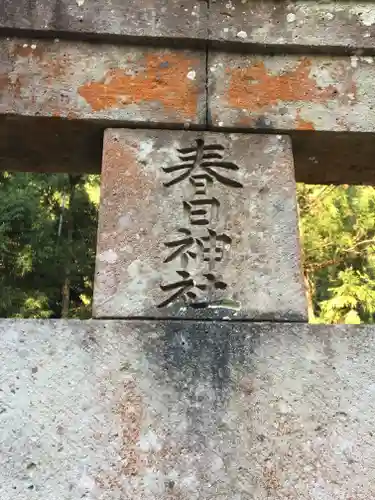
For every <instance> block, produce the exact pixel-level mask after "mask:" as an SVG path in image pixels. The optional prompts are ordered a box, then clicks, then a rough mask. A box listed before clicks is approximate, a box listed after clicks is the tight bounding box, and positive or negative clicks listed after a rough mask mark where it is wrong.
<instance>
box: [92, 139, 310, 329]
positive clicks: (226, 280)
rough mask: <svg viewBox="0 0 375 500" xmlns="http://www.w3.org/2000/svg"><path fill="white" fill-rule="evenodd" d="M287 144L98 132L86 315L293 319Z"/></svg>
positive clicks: (296, 263)
mask: <svg viewBox="0 0 375 500" xmlns="http://www.w3.org/2000/svg"><path fill="white" fill-rule="evenodd" d="M299 259H300V257H299V249H298V238H297V216H296V198H295V181H294V171H293V159H292V151H291V145H290V140H289V138H288V137H283V136H276V135H272V136H271V135H244V134H222V133H206V132H185V131H167V130H124V129H111V130H107V131H106V132H105V138H104V155H103V171H102V190H101V207H100V218H99V233H98V251H97V267H96V280H95V291H94V315H95V316H96V317H148V318H154V317H158V318H202V319H213V318H216V319H234V318H238V319H247V318H248V319H264V320H305V319H306V308H305V296H304V290H303V285H302V278H301V270H300V260H299Z"/></svg>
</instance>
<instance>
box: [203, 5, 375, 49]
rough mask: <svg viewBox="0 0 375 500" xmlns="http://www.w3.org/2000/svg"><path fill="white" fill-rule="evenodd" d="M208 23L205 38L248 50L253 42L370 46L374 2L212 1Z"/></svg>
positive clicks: (374, 28)
mask: <svg viewBox="0 0 375 500" xmlns="http://www.w3.org/2000/svg"><path fill="white" fill-rule="evenodd" d="M209 22H210V39H211V40H214V41H221V42H231V43H234V42H236V43H241V44H242V46H243V49H245V48H246V45H249V50H251V49H254V47H253V45H254V44H259V45H263V44H266V45H273V46H274V47H275V48H278V47H279V48H280V49H281V48H285V47H287V49H288V50H294V49H298V47H314V48H319V49H321V50H322V51H324V50H326V51H327V50H328V49H331V48H340V49H341V50H345V51H348V50H352V51H353V49H359V48H368V49H373V48H374V47H375V2H374V1H366V2H353V1H342V0H338V1H324V2H321V1H312V0H304V1H300V0H289V1H288V0H281V1H280V0H265V1H264V0H263V1H259V0H228V1H227V2H223V1H222V0H212V1H211V2H210V15H209Z"/></svg>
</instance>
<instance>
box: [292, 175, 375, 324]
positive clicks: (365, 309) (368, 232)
mask: <svg viewBox="0 0 375 500" xmlns="http://www.w3.org/2000/svg"><path fill="white" fill-rule="evenodd" d="M298 203H299V212H300V230H301V240H302V247H303V264H304V274H305V283H306V286H307V290H308V299H309V316H310V320H311V321H312V322H315V323H352V324H356V323H360V322H366V323H373V322H374V320H375V252H374V249H375V217H374V211H375V189H374V188H372V187H364V186H346V185H345V186H312V185H304V184H301V185H299V186H298Z"/></svg>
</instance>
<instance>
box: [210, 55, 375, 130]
mask: <svg viewBox="0 0 375 500" xmlns="http://www.w3.org/2000/svg"><path fill="white" fill-rule="evenodd" d="M208 63H209V64H208V67H209V111H210V124H211V125H213V126H215V127H225V128H228V127H234V128H242V129H248V130H256V129H259V130H263V131H264V130H274V131H285V132H290V131H292V130H307V131H309V130H310V131H324V132H375V86H374V85H373V82H374V81H375V59H374V58H373V57H370V56H368V57H359V56H351V57H348V56H335V57H328V56H307V55H303V56H302V55H301V56H299V55H275V56H267V55H257V56H255V55H235V54H229V53H223V52H211V54H210V56H209V61H208Z"/></svg>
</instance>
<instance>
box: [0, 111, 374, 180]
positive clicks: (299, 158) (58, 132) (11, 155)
mask: <svg viewBox="0 0 375 500" xmlns="http://www.w3.org/2000/svg"><path fill="white" fill-rule="evenodd" d="M104 127H105V126H104V125H101V124H98V122H89V121H85V120H61V119H59V118H25V117H12V116H3V117H0V170H9V171H19V172H25V171H27V172H44V173H53V172H72V173H100V171H101V162H102V137H103V133H104ZM290 135H291V138H292V146H293V157H294V165H295V176H296V180H297V182H307V183H310V184H368V185H374V184H375V167H374V158H375V137H374V135H373V134H365V133H355V132H341V133H337V132H314V131H306V132H298V131H293V132H292V133H291V134H290ZM41 138H42V140H41ZM327 165H329V168H327Z"/></svg>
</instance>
